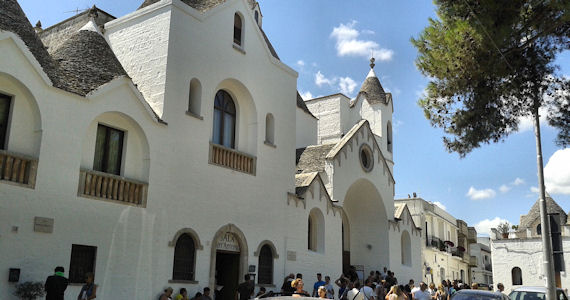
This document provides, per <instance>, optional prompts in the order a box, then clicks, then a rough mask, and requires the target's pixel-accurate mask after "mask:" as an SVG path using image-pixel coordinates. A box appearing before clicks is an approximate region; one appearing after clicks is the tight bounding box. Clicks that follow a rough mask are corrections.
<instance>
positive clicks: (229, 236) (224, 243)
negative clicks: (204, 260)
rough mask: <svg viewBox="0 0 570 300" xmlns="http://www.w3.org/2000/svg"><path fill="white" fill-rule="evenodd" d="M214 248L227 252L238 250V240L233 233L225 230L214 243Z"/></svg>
mask: <svg viewBox="0 0 570 300" xmlns="http://www.w3.org/2000/svg"><path fill="white" fill-rule="evenodd" d="M216 250H221V251H227V252H240V247H239V242H238V240H237V238H236V236H235V235H234V234H233V233H230V232H226V234H224V235H223V236H222V237H221V238H220V239H219V240H218V243H217V245H216Z"/></svg>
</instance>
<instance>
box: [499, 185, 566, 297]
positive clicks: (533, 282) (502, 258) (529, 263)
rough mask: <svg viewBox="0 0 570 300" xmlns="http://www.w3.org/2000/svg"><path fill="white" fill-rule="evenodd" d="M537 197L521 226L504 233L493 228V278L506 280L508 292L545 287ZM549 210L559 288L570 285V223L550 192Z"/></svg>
mask: <svg viewBox="0 0 570 300" xmlns="http://www.w3.org/2000/svg"><path fill="white" fill-rule="evenodd" d="M539 201H540V200H537V201H536V202H535V203H534V205H533V206H532V207H531V209H530V210H529V212H528V214H526V215H522V216H521V218H520V223H519V225H518V228H517V229H516V230H515V231H513V232H510V233H509V234H508V235H502V234H501V233H499V232H498V231H497V229H495V228H493V229H492V230H491V231H492V234H491V255H492V264H493V281H494V282H495V283H499V282H501V283H503V284H504V285H505V291H507V292H510V291H511V290H513V289H515V288H517V287H519V286H522V285H525V286H544V285H545V284H546V283H545V280H546V279H545V275H544V269H543V264H542V262H543V260H542V249H543V247H542V237H541V234H542V230H541V227H542V226H541V224H540V223H541V222H540V207H539ZM546 210H547V213H548V218H549V220H550V228H551V235H552V238H551V241H552V249H553V255H554V271H555V279H556V280H555V281H556V285H557V286H558V287H562V288H566V287H568V286H570V276H568V270H569V268H570V264H569V262H570V253H569V252H568V251H566V252H564V249H570V224H569V223H568V220H570V219H569V218H568V215H567V214H566V212H564V210H563V209H562V208H561V207H560V206H559V205H558V203H556V201H554V199H552V197H550V195H548V194H546Z"/></svg>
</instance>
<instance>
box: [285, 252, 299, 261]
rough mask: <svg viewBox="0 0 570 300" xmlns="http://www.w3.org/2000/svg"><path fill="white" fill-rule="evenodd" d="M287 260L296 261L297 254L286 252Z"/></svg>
mask: <svg viewBox="0 0 570 300" xmlns="http://www.w3.org/2000/svg"><path fill="white" fill-rule="evenodd" d="M287 260H290V261H296V260H297V252H295V251H287Z"/></svg>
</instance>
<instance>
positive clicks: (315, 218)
mask: <svg viewBox="0 0 570 300" xmlns="http://www.w3.org/2000/svg"><path fill="white" fill-rule="evenodd" d="M307 235H308V236H307V242H308V249H309V250H311V251H316V252H324V250H325V217H324V216H323V213H322V212H321V211H320V210H319V209H318V208H313V209H312V210H311V212H310V213H309V220H308V232H307Z"/></svg>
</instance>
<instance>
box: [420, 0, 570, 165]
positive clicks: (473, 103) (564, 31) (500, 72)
mask: <svg viewBox="0 0 570 300" xmlns="http://www.w3.org/2000/svg"><path fill="white" fill-rule="evenodd" d="M435 3H436V5H437V12H438V16H439V19H437V20H434V19H430V20H429V22H430V25H429V26H428V27H426V28H425V29H424V31H423V32H422V33H421V34H420V36H419V37H418V38H417V39H414V38H413V39H412V43H413V44H414V46H415V47H416V48H417V49H418V51H419V56H418V58H417V61H416V64H417V66H418V67H419V69H420V70H421V71H422V73H423V74H424V75H426V76H428V77H430V79H431V80H430V82H429V84H428V87H427V90H426V96H425V97H424V98H422V99H420V101H419V104H420V106H421V107H422V108H423V109H424V112H425V115H426V117H427V118H428V119H429V120H430V121H431V123H432V125H433V126H436V127H441V128H443V130H444V132H445V136H444V138H443V140H444V144H445V146H446V148H447V149H448V151H450V152H457V153H459V154H460V155H461V156H462V157H463V156H465V155H466V154H467V153H469V152H470V151H472V150H473V149H474V148H477V147H480V146H481V144H482V143H490V142H498V141H501V140H503V139H504V138H505V137H507V136H508V135H509V134H511V133H513V132H515V131H517V129H518V121H519V119H520V117H524V116H531V115H532V113H533V110H534V108H538V107H544V108H546V112H547V116H548V120H549V123H550V125H551V126H554V127H557V128H558V129H559V134H558V137H557V140H556V142H557V143H558V144H559V145H560V146H567V145H570V132H569V127H570V109H569V101H570V100H569V99H570V96H569V95H568V90H567V88H568V87H569V86H570V83H569V82H568V81H569V78H564V77H562V76H560V75H558V74H557V73H556V71H557V70H558V66H556V65H555V64H554V61H555V58H556V55H557V54H558V53H560V52H561V51H563V50H568V49H569V47H570V39H569V35H570V2H568V1H547V0H544V1H542V0H541V1H530V0H505V1H496V0H480V1H478V0H437V1H435ZM565 88H566V92H564V89H565Z"/></svg>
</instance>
